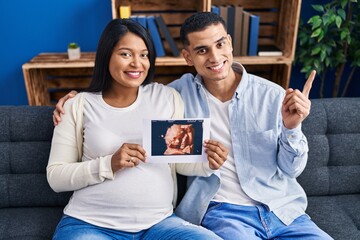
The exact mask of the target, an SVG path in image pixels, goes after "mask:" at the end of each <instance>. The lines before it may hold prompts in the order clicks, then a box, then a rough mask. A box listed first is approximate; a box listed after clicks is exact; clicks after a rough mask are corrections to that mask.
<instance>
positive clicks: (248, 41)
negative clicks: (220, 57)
mask: <svg viewBox="0 0 360 240" xmlns="http://www.w3.org/2000/svg"><path fill="white" fill-rule="evenodd" d="M211 11H212V12H213V13H216V14H218V15H220V16H221V17H222V18H223V19H224V21H225V23H226V25H227V31H228V33H229V34H230V36H231V37H232V44H233V49H234V55H235V56H282V55H283V54H282V51H281V50H280V49H279V48H276V47H275V46H261V45H260V46H259V45H258V41H259V29H260V17H259V16H257V15H255V14H252V13H250V12H248V11H246V10H244V8H243V7H242V6H240V5H238V6H234V5H221V6H217V5H213V6H211Z"/></svg>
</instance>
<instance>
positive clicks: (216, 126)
mask: <svg viewBox="0 0 360 240" xmlns="http://www.w3.org/2000/svg"><path fill="white" fill-rule="evenodd" d="M181 40H182V42H183V44H184V49H183V50H182V54H183V56H184V58H185V60H186V62H187V64H188V65H189V66H194V67H195V69H196V71H197V73H198V74H197V75H196V76H195V77H194V76H193V75H192V74H184V75H183V76H182V77H181V78H180V79H178V80H176V81H174V82H172V83H171V84H170V86H171V87H174V88H175V89H176V90H177V91H179V93H180V94H181V96H182V98H183V100H184V103H185V115H186V116H185V117H189V118H190V117H210V118H211V138H212V139H214V140H217V141H219V142H222V143H223V144H224V145H225V146H226V147H227V148H228V150H229V153H228V158H227V161H226V162H225V163H224V165H223V166H222V167H221V168H220V171H218V172H217V174H213V175H212V176H210V177H208V178H202V177H197V178H195V179H194V180H193V181H192V183H191V184H190V185H189V188H188V190H187V192H186V194H185V196H184V198H183V199H182V201H181V203H180V204H179V206H178V207H177V209H176V214H177V215H178V216H180V217H182V218H184V219H185V220H187V221H189V222H192V223H194V224H201V225H203V226H204V227H206V228H208V229H210V230H212V231H214V232H215V233H216V234H217V235H219V236H220V237H222V238H224V239H229V240H232V239H288V238H291V239H331V237H330V236H329V235H327V234H326V233H325V232H323V231H322V230H321V229H320V228H318V227H317V226H316V225H315V223H314V222H312V221H311V220H310V218H309V217H308V215H306V214H305V209H306V206H307V199H306V195H305V192H304V190H303V189H302V188H301V186H300V185H299V184H298V183H297V181H296V177H298V176H299V175H300V174H301V172H302V171H303V170H304V168H305V165H306V161H307V152H308V145H307V140H306V137H305V136H304V134H303V133H302V131H301V123H302V121H303V120H304V119H305V118H306V117H307V116H308V114H309V112H310V105H311V102H310V100H309V99H308V97H309V92H310V89H311V85H312V81H313V79H314V77H315V71H313V73H312V74H311V76H310V77H309V79H308V80H307V82H306V84H305V86H304V89H303V91H302V92H301V91H299V90H294V89H287V90H286V91H284V90H283V89H282V88H281V87H280V86H278V85H276V84H274V83H272V82H270V81H267V80H265V79H262V78H260V77H257V76H255V75H251V74H248V73H247V72H246V70H245V68H244V67H243V66H242V65H240V64H238V63H234V62H233V55H232V50H233V49H232V45H231V37H230V36H229V35H228V34H227V32H226V25H225V23H224V20H223V19H222V18H221V17H219V16H218V15H216V14H213V13H209V12H201V13H196V14H194V15H192V16H191V17H189V18H188V19H186V20H185V23H184V24H183V26H182V28H181ZM62 102H63V100H61V101H60V103H59V104H60V105H62ZM58 118H59V114H58V113H56V114H55V116H54V120H55V121H56V120H57V119H58Z"/></svg>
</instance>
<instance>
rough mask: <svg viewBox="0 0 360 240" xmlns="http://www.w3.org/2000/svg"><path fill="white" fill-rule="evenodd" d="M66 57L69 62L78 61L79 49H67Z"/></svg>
mask: <svg viewBox="0 0 360 240" xmlns="http://www.w3.org/2000/svg"><path fill="white" fill-rule="evenodd" d="M67 51H68V56H69V59H70V60H75V59H80V56H81V54H80V47H78V48H68V50H67Z"/></svg>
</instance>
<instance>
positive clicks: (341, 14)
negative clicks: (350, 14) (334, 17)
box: [337, 9, 346, 20]
mask: <svg viewBox="0 0 360 240" xmlns="http://www.w3.org/2000/svg"><path fill="white" fill-rule="evenodd" d="M337 14H338V15H339V16H340V17H341V18H342V19H343V20H345V19H346V12H345V10H344V9H338V10H337Z"/></svg>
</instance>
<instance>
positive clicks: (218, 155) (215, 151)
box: [204, 140, 228, 170]
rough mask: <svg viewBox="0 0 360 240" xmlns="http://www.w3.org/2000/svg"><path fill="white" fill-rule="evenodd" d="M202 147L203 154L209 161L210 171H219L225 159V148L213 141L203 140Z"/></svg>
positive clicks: (226, 153) (226, 152) (226, 151)
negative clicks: (203, 149)
mask: <svg viewBox="0 0 360 240" xmlns="http://www.w3.org/2000/svg"><path fill="white" fill-rule="evenodd" d="M204 147H205V152H206V153H207V155H208V157H207V159H208V161H209V167H210V168H211V169H212V170H217V169H219V168H220V167H221V166H222V165H223V164H224V162H225V161H226V159H227V155H228V150H227V148H226V147H225V146H224V145H223V144H221V143H219V142H217V141H214V140H205V143H204Z"/></svg>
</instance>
